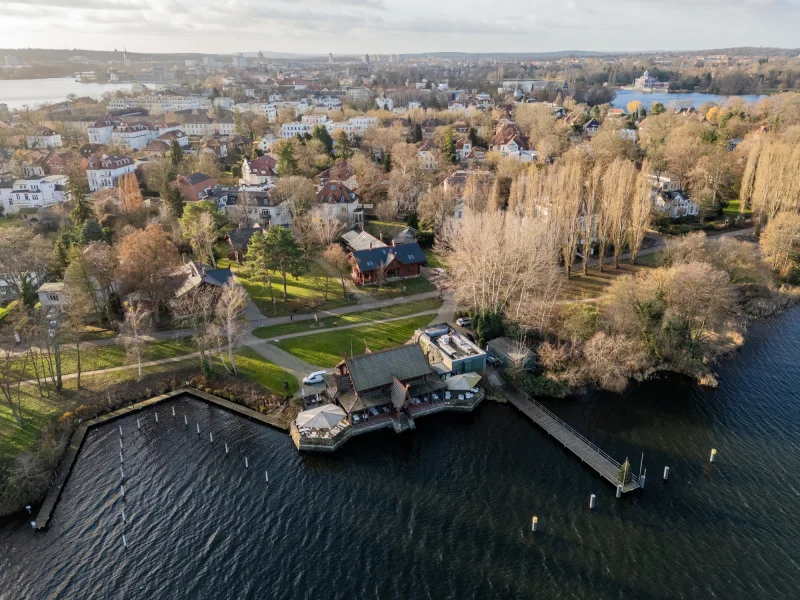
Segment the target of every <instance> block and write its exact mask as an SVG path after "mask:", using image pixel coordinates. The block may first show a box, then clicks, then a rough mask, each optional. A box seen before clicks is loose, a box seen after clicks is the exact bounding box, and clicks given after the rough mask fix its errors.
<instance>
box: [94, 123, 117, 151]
mask: <svg viewBox="0 0 800 600" xmlns="http://www.w3.org/2000/svg"><path fill="white" fill-rule="evenodd" d="M120 123H121V121H119V120H117V119H103V120H101V121H95V122H94V123H93V124H92V125H91V126H90V127H89V143H90V144H99V145H101V146H107V145H108V144H110V143H111V134H112V133H113V131H114V127H116V126H117V125H119V124H120Z"/></svg>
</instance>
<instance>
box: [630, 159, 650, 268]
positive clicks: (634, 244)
mask: <svg viewBox="0 0 800 600" xmlns="http://www.w3.org/2000/svg"><path fill="white" fill-rule="evenodd" d="M648 170H649V165H648V163H647V161H645V163H644V164H643V165H642V170H641V171H640V172H639V175H638V176H637V178H636V187H635V189H634V194H633V197H632V199H631V200H632V201H631V207H630V211H629V218H630V226H629V228H628V246H629V248H630V252H631V264H634V263H635V262H636V255H637V254H638V253H639V249H640V248H641V246H642V242H643V241H644V236H645V233H647V229H648V227H649V226H650V220H651V219H652V214H653V186H652V185H651V183H650V178H649V175H648Z"/></svg>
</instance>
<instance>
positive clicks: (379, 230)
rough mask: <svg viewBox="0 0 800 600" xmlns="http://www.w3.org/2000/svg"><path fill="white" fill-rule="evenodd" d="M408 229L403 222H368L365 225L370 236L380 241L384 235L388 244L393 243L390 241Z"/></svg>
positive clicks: (384, 239)
mask: <svg viewBox="0 0 800 600" xmlns="http://www.w3.org/2000/svg"><path fill="white" fill-rule="evenodd" d="M406 227H408V224H407V223H404V222H403V221H367V222H365V223H364V229H365V230H366V231H367V233H369V234H370V235H374V236H375V237H376V238H378V239H380V237H381V234H383V241H384V243H386V244H389V243H391V242H390V240H391V239H392V238H393V237H394V236H396V235H397V234H398V233H400V232H401V231H403V229H405V228H406Z"/></svg>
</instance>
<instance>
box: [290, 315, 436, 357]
mask: <svg viewBox="0 0 800 600" xmlns="http://www.w3.org/2000/svg"><path fill="white" fill-rule="evenodd" d="M433 318H434V316H432V315H424V316H421V317H411V318H408V319H401V320H399V321H393V322H391V323H374V324H372V325H364V326H363V327H354V328H353V329H339V330H334V331H327V332H325V333H319V334H317V335H307V336H303V337H297V338H289V339H287V340H281V341H280V342H279V343H276V346H277V347H279V348H280V349H281V350H285V351H287V352H289V353H290V354H292V355H294V356H296V357H297V358H299V359H301V360H304V361H306V362H307V363H310V364H312V365H319V366H321V367H334V366H336V365H337V364H338V363H339V361H341V360H342V359H343V358H344V357H346V356H349V355H350V353H351V349H352V354H353V355H354V356H355V355H358V354H363V353H364V350H365V348H364V342H365V341H366V343H367V345H368V346H369V349H370V350H372V351H373V352H375V351H377V350H383V349H384V348H393V347H395V346H401V345H402V344H405V343H406V342H407V341H408V340H410V339H411V336H412V335H413V333H414V330H415V329H419V328H420V327H424V326H425V325H428V324H429V323H430V322H431V321H432V320H433Z"/></svg>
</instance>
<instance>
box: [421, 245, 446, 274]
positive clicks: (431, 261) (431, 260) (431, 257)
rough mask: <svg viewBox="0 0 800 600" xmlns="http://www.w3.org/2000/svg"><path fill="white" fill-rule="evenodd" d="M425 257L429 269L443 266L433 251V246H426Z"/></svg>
mask: <svg viewBox="0 0 800 600" xmlns="http://www.w3.org/2000/svg"><path fill="white" fill-rule="evenodd" d="M424 252H425V258H426V259H427V260H428V266H429V267H430V268H431V269H437V268H444V263H443V262H442V260H441V259H440V258H439V257H438V256H437V255H436V254H435V253H434V252H433V248H426V249H425V250H424Z"/></svg>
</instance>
